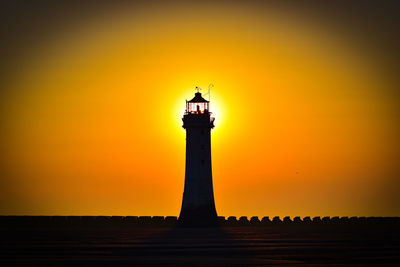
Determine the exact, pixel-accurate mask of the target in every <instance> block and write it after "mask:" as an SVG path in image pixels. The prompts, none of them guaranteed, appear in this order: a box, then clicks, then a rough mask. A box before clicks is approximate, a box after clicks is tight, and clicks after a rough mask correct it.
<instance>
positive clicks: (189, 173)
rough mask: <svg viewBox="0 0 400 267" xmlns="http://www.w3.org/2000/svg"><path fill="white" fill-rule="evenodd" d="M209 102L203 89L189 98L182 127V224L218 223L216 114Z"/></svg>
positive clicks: (180, 223)
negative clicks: (214, 162) (214, 151)
mask: <svg viewBox="0 0 400 267" xmlns="http://www.w3.org/2000/svg"><path fill="white" fill-rule="evenodd" d="M209 107H210V103H209V101H207V100H205V99H204V98H203V97H202V96H201V93H200V92H197V93H195V97H194V98H193V99H192V100H190V101H186V111H185V114H184V115H183V118H182V120H183V128H185V129H186V168H185V188H184V192H183V200H182V208H181V213H180V215H179V221H178V222H179V225H182V226H213V225H217V211H216V210H215V204H214V193H213V183H212V170H211V129H212V128H214V118H213V117H211V112H210V111H209Z"/></svg>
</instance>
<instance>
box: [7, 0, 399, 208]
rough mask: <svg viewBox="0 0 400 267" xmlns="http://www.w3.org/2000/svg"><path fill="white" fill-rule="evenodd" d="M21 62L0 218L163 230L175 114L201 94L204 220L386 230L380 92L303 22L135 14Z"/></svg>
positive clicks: (384, 117) (378, 74) (14, 81)
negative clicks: (209, 194) (333, 223)
mask: <svg viewBox="0 0 400 267" xmlns="http://www.w3.org/2000/svg"><path fill="white" fill-rule="evenodd" d="M194 11H196V12H197V13H198V14H206V15H201V16H193V12H194ZM329 30H331V31H329ZM27 54H28V55H27V56H26V57H25V58H24V59H23V60H21V62H22V64H21V68H20V69H19V71H18V72H15V73H13V77H12V78H10V81H9V82H8V84H7V86H8V89H9V93H8V94H7V99H5V100H4V99H3V103H2V104H3V107H2V112H3V115H2V120H3V127H2V135H3V136H2V143H3V144H2V146H3V147H4V149H3V152H2V157H3V158H2V162H3V164H2V165H3V167H4V168H3V170H4V171H3V176H2V177H3V178H2V181H1V183H2V186H1V192H0V193H1V196H0V200H1V202H2V204H1V205H0V214H41V215H175V216H176V215H178V213H179V210H180V204H181V198H182V194H183V185H184V184H183V183H184V163H185V154H184V153H185V147H184V146H185V131H184V129H182V127H181V125H182V122H181V117H182V115H183V112H184V108H185V99H190V98H192V97H193V94H194V92H195V91H194V87H195V86H200V87H202V88H204V91H206V88H207V87H208V85H209V84H210V83H212V84H214V86H215V87H214V88H213V91H212V95H211V97H212V98H211V111H213V112H214V114H215V117H216V121H215V125H216V127H215V129H214V130H213V131H212V164H213V179H214V192H215V200H216V207H217V211H218V214H219V215H225V216H230V215H236V216H241V215H246V216H254V215H256V216H268V215H269V216H275V215H279V216H285V215H290V216H297V215H298V216H307V215H310V216H325V215H327V216H329V215H330V216H335V215H337V216H352V215H355V216H372V215H380V216H394V215H396V216H399V215H400V209H399V207H398V205H397V204H396V203H397V200H398V195H399V193H400V190H399V182H398V178H399V176H400V168H399V151H400V150H399V148H400V145H399V138H398V137H399V136H400V135H399V134H400V132H399V126H398V125H400V124H399V112H398V99H397V97H398V96H397V95H396V93H395V89H396V85H395V82H394V81H393V80H392V77H391V76H390V75H388V72H387V70H386V68H387V66H385V65H384V63H382V62H381V61H379V60H378V59H376V58H375V57H374V56H373V55H372V54H371V53H369V51H368V50H366V49H364V48H363V46H362V45H361V44H359V43H357V42H354V41H351V38H350V37H349V36H348V35H346V34H345V33H343V32H338V31H335V30H333V29H330V28H329V27H328V26H324V25H321V24H317V23H313V21H312V19H310V18H309V17H302V16H300V15H296V16H294V13H290V12H286V13H285V12H281V11H279V10H266V9H262V10H260V9H258V8H256V7H242V6H231V7H226V6H220V5H218V6H211V5H209V4H204V5H198V6H192V5H190V6H179V7H178V6H162V7H158V8H154V7H152V6H146V5H144V6H141V7H139V8H136V9H125V10H112V11H109V12H105V13H101V15H100V14H99V15H97V16H93V17H90V18H88V19H87V20H84V21H81V22H80V23H79V24H78V23H77V25H72V26H71V25H69V26H68V27H67V26H66V27H65V28H64V29H63V31H60V32H58V33H54V34H52V35H48V36H46V37H43V38H42V39H41V40H40V42H38V43H37V44H36V46H35V47H34V48H32V49H31V50H30V52H29V53H27Z"/></svg>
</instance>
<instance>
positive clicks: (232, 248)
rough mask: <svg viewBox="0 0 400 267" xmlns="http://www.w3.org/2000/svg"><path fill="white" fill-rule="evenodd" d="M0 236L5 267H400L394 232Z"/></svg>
mask: <svg viewBox="0 0 400 267" xmlns="http://www.w3.org/2000/svg"><path fill="white" fill-rule="evenodd" d="M372 230H373V229H372ZM0 233H1V239H0V240H1V243H0V246H1V247H0V249H1V252H0V256H1V259H0V261H1V262H2V263H5V264H6V265H13V264H19V265H20V264H24V265H38V266H43V265H46V266H60V265H61V266H65V265H68V266H71V265H75V266H78V265H79V266H80V265H90V266H95V265H96V266H99V265H112V266H132V265H135V266H142V265H159V266H165V265H167V266H177V265H178V266H179V265H184V266H232V265H233V266H243V265H245V266H249V265H254V266H258V265H290V266H291V265H300V266H301V265H305V266H308V265H328V264H329V265H330V266H339V265H340V266H348V265H355V266H366V265H376V266H383V265H388V266H400V241H399V232H398V231H378V232H377V231H361V232H360V231H347V232H346V231H341V232H332V231H329V232H324V231H319V232H318V233H317V232H313V231H296V230H294V231H293V230H290V231H287V230H286V229H284V228H282V229H279V228H278V229H277V228H275V229H271V228H268V227H244V226H242V227H223V228H184V229H180V228H171V227H170V228H168V227H156V226H152V227H45V228H40V227H35V228H24V227H18V228H10V227H5V228H4V227H3V228H2V229H1V232H0ZM3 266H4V265H3Z"/></svg>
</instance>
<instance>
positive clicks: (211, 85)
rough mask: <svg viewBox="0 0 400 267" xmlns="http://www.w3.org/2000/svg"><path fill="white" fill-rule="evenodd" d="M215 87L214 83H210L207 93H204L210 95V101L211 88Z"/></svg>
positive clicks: (209, 99)
mask: <svg viewBox="0 0 400 267" xmlns="http://www.w3.org/2000/svg"><path fill="white" fill-rule="evenodd" d="M213 87H214V84H212V83H210V85H209V86H208V92H207V93H206V94H204V96H206V95H208V101H211V88H213Z"/></svg>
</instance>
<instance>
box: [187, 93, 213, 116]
mask: <svg viewBox="0 0 400 267" xmlns="http://www.w3.org/2000/svg"><path fill="white" fill-rule="evenodd" d="M204 113H209V101H207V100H205V99H204V98H203V97H202V96H201V93H199V92H197V93H195V94H194V97H193V99H192V100H189V101H186V114H204Z"/></svg>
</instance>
